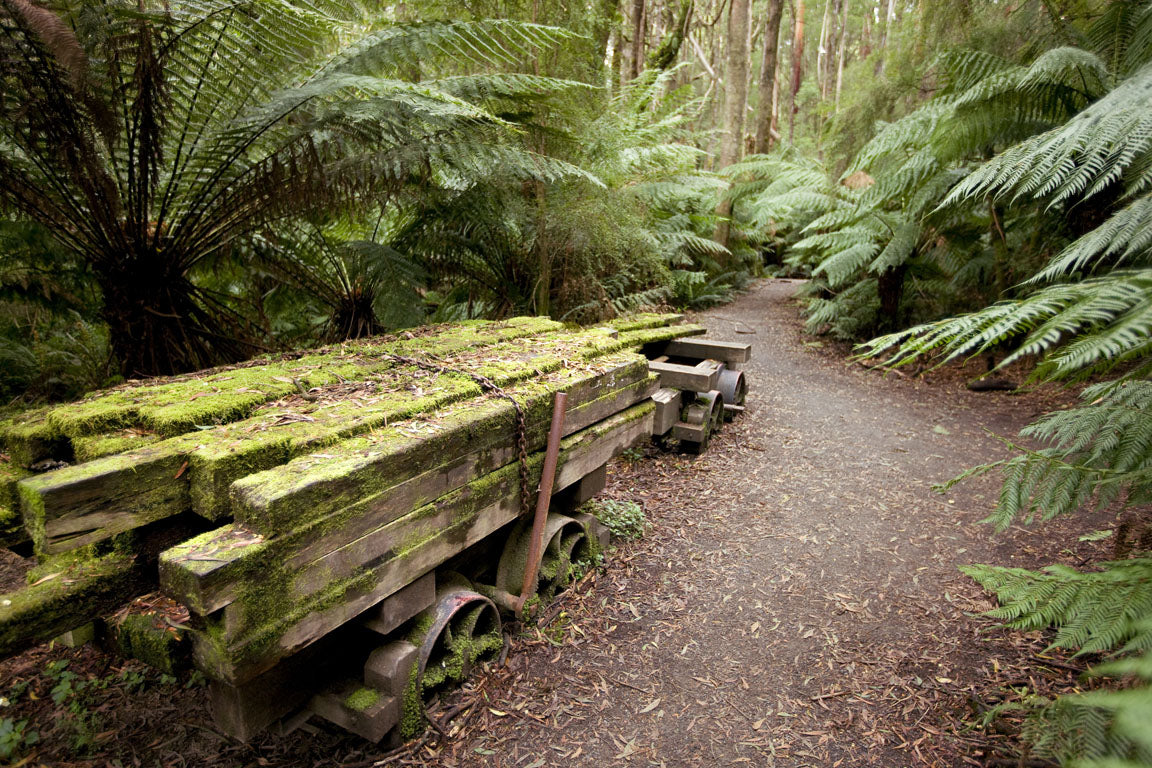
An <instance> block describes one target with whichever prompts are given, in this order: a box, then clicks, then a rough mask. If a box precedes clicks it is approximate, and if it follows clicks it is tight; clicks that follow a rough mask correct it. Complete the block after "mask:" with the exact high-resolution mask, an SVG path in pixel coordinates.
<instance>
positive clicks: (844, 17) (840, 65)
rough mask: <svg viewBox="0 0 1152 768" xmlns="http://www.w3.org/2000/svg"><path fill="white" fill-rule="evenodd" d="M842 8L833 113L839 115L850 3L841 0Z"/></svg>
mask: <svg viewBox="0 0 1152 768" xmlns="http://www.w3.org/2000/svg"><path fill="white" fill-rule="evenodd" d="M840 6H841V8H842V10H843V13H842V14H841V17H840V44H839V45H838V46H836V47H837V51H836V102H835V104H833V108H832V111H833V113H834V114H835V113H837V112H839V111H840V89H841V87H842V86H843V85H844V54H845V50H846V48H847V46H848V3H847V1H846V0H840Z"/></svg>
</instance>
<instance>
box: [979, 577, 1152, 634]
mask: <svg viewBox="0 0 1152 768" xmlns="http://www.w3.org/2000/svg"><path fill="white" fill-rule="evenodd" d="M1101 568H1102V570H1100V571H1089V572H1082V571H1077V570H1075V569H1074V568H1069V567H1067V566H1061V565H1053V566H1049V567H1047V568H1044V569H1043V570H1041V571H1038V572H1037V571H1029V570H1025V569H1023V568H1002V567H997V566H990V565H970V566H962V567H961V569H960V570H962V571H963V572H964V573H965V574H967V575H968V576H970V577H971V578H972V579H974V580H975V581H976V582H977V583H979V584H980V585H981V586H982V587H984V588H985V589H987V590H989V591H990V592H993V593H994V594H995V595H996V597H997V599H998V600H999V601H1000V607H999V608H996V609H994V610H992V611H989V612H988V613H987V614H986V615H987V616H989V617H991V618H994V619H999V620H1001V621H1004V622H1005V625H1006V626H1009V627H1014V628H1016V629H1027V630H1032V629H1045V628H1047V627H1049V626H1054V627H1056V630H1057V631H1056V636H1055V637H1054V638H1053V640H1052V642H1051V645H1050V647H1051V648H1068V649H1072V650H1076V651H1077V652H1078V653H1103V652H1108V651H1117V650H1118V651H1131V650H1141V651H1146V650H1149V649H1152V631H1150V629H1152V628H1150V627H1149V624H1148V620H1149V619H1150V618H1152V559H1150V558H1137V559H1132V560H1119V561H1116V562H1111V563H1104V564H1102V565H1101Z"/></svg>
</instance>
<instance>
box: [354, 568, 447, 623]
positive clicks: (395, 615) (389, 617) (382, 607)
mask: <svg viewBox="0 0 1152 768" xmlns="http://www.w3.org/2000/svg"><path fill="white" fill-rule="evenodd" d="M435 600H436V574H434V573H426V574H424V575H423V576H421V577H420V578H418V579H416V581H414V582H412V583H411V584H409V585H408V586H406V587H404V588H402V589H401V590H400V591H399V592H395V593H393V594H391V595H389V596H388V597H386V598H385V599H384V600H383V601H381V603H380V604H379V605H377V606H375V607H374V608H372V610H370V611H367V612H365V614H364V615H363V616H361V617H360V623H361V624H363V625H364V626H365V627H367V628H368V629H370V630H372V631H373V632H375V633H377V634H378V635H380V636H382V637H385V636H387V635H388V634H389V633H390V632H393V631H394V630H396V629H397V628H399V627H400V625H401V624H403V623H404V622H406V621H408V619H410V618H412V617H413V616H415V615H416V614H418V613H420V611H423V610H424V609H426V608H427V607H428V606H430V605H432V603H433V602H435Z"/></svg>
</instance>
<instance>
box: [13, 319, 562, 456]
mask: <svg viewBox="0 0 1152 768" xmlns="http://www.w3.org/2000/svg"><path fill="white" fill-rule="evenodd" d="M561 328H562V326H561V324H560V323H557V322H555V321H553V320H549V319H547V318H537V317H522V318H512V319H510V320H507V321H504V322H500V323H493V322H488V321H469V322H465V323H452V324H444V325H439V326H428V327H425V328H421V329H417V331H416V332H415V333H413V332H409V333H407V334H404V335H398V336H382V337H376V338H374V339H367V340H363V341H358V342H350V343H347V344H342V345H339V346H334V347H328V348H325V349H322V350H315V351H311V352H305V353H300V354H289V355H278V356H274V357H266V358H258V359H256V360H254V361H252V362H250V363H245V364H241V365H239V366H233V367H230V368H225V369H221V370H216V371H205V372H201V373H199V374H190V375H184V376H177V377H171V378H166V379H151V380H148V381H143V382H129V383H128V384H124V385H122V386H120V387H117V388H114V389H110V390H102V391H100V392H95V393H93V394H91V395H89V396H88V397H86V398H84V399H82V400H80V401H78V402H75V403H67V404H63V405H57V406H49V407H45V408H39V409H35V410H32V411H28V412H25V413H22V414H18V415H17V416H14V417H12V418H9V419H7V420H4V421H0V448H2V449H3V450H5V451H6V452H7V453H8V454H9V455H10V456H11V457H12V458H13V460H14V461H16V462H17V463H18V464H20V465H21V466H25V467H31V466H32V465H33V464H34V463H36V462H38V461H40V460H42V459H46V458H56V459H64V460H72V458H73V456H75V457H76V458H80V459H81V460H86V459H87V458H95V455H93V449H95V452H96V453H98V455H108V454H109V453H111V452H113V451H109V450H107V449H108V446H107V445H106V444H105V445H101V441H92V440H84V438H88V437H91V436H104V437H115V436H116V435H117V434H118V433H121V432H122V431H123V430H125V429H139V430H144V431H146V432H153V433H155V434H157V435H160V436H163V437H172V436H175V435H180V434H184V433H187V432H191V431H193V430H195V429H197V428H200V427H204V426H212V425H215V424H221V423H227V422H232V421H237V420H240V419H243V418H246V417H247V416H249V415H251V414H252V413H253V412H254V411H255V410H256V409H257V408H258V407H259V406H261V405H262V404H265V403H267V402H270V401H272V400H276V399H278V398H281V397H285V396H287V395H290V394H292V393H294V392H297V391H300V390H307V389H308V388H311V387H322V386H327V385H332V384H337V383H340V382H343V381H348V380H358V379H360V378H363V377H364V376H365V375H368V374H371V373H373V372H376V371H379V370H384V369H388V368H391V367H394V365H395V363H394V362H393V361H392V360H391V359H389V358H387V357H386V355H385V354H384V353H393V354H401V355H418V354H434V355H438V356H443V355H451V354H455V353H459V352H461V351H464V350H469V349H476V348H479V347H484V346H488V345H491V344H495V343H498V342H500V341H506V340H509V339H516V338H522V337H525V336H531V335H534V334H539V333H547V332H555V331H557V330H559V329H561ZM85 453H87V454H88V455H87V456H83V454H85Z"/></svg>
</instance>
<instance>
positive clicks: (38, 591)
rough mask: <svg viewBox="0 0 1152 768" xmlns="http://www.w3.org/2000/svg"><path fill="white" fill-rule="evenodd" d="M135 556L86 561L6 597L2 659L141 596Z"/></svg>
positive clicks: (2, 600) (0, 615)
mask: <svg viewBox="0 0 1152 768" xmlns="http://www.w3.org/2000/svg"><path fill="white" fill-rule="evenodd" d="M138 578H139V575H138V573H137V571H136V567H135V564H134V561H133V560H132V558H130V557H126V556H124V555H119V554H114V555H108V556H107V557H103V558H99V559H96V560H83V561H80V562H77V563H74V564H73V565H72V566H71V567H68V568H66V569H64V570H63V571H60V572H59V573H58V575H56V576H54V577H52V578H46V579H45V578H44V577H41V580H40V582H39V583H37V584H33V585H30V586H27V587H25V588H23V589H21V590H18V591H16V592H9V593H8V594H4V595H0V656H8V655H11V654H13V653H18V652H19V651H21V650H23V649H24V648H26V647H29V646H31V645H35V644H37V643H42V642H46V641H48V640H51V639H52V638H54V637H57V636H59V635H60V634H62V633H64V632H67V631H68V630H70V629H73V628H74V627H78V626H80V625H82V624H85V623H87V622H88V621H90V620H92V619H93V618H96V617H98V616H100V615H102V614H103V613H105V612H108V611H111V610H112V609H113V608H115V607H116V606H118V605H119V604H120V603H122V602H124V601H126V600H127V599H128V598H130V597H132V596H133V595H134V594H135V593H136V591H137V588H138V586H137V584H138V581H137V580H138Z"/></svg>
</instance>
